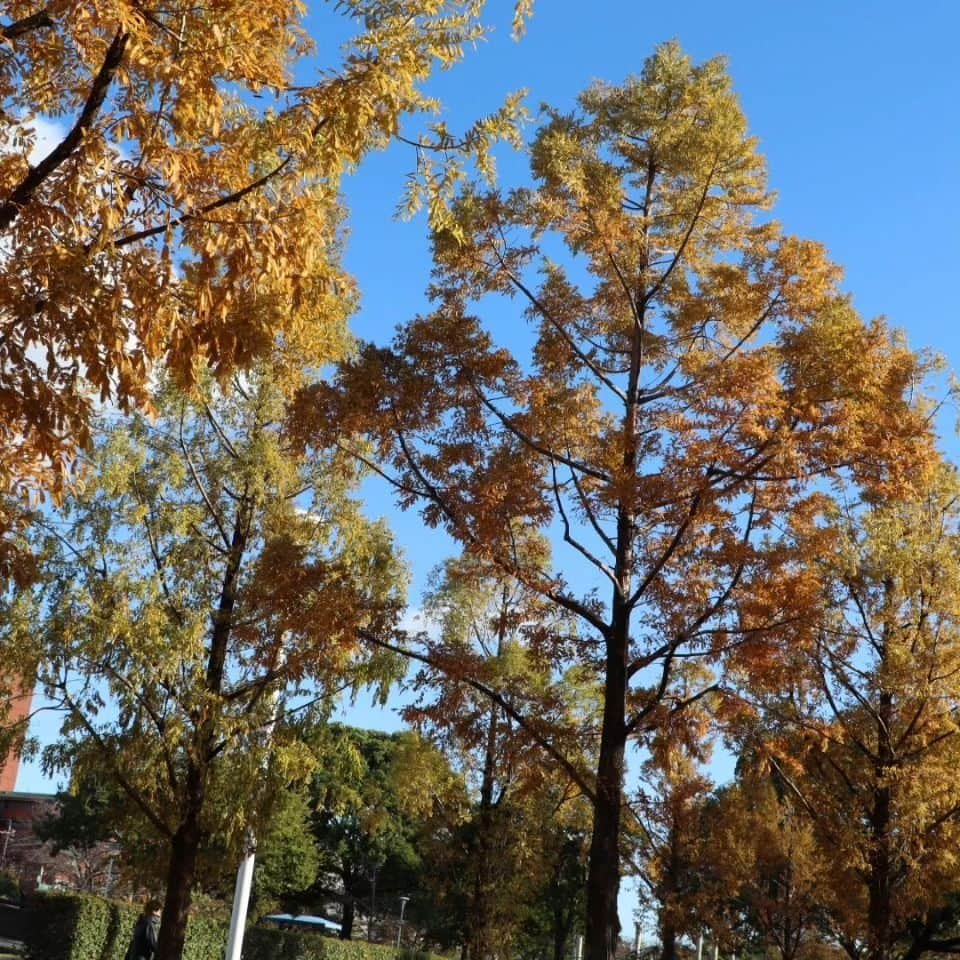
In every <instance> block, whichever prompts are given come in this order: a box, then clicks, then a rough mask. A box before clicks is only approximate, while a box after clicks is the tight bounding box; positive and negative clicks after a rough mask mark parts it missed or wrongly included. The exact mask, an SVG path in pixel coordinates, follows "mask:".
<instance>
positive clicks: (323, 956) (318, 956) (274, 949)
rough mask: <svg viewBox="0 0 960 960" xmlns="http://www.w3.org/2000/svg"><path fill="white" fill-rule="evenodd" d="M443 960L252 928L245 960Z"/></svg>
mask: <svg viewBox="0 0 960 960" xmlns="http://www.w3.org/2000/svg"><path fill="white" fill-rule="evenodd" d="M414 958H416V960H443V958H441V957H435V956H433V955H432V954H429V953H420V952H414V951H411V950H401V951H400V953H399V954H398V953H397V951H396V950H395V949H394V948H393V947H389V946H384V945H383V944H379V943H367V942H366V941H365V940H338V939H336V938H334V937H325V936H321V935H320V934H319V933H313V932H306V931H302V930H276V929H274V928H273V927H249V928H248V929H247V932H246V933H245V934H244V938H243V960H414Z"/></svg>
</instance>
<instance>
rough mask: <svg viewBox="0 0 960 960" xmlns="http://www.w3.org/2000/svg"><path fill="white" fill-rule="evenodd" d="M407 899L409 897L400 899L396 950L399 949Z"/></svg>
mask: <svg viewBox="0 0 960 960" xmlns="http://www.w3.org/2000/svg"><path fill="white" fill-rule="evenodd" d="M409 899H410V898H409V897H401V898H400V926H399V927H397V949H398V950H399V949H400V935H401V934H402V933H403V911H404V908H405V907H406V905H407V901H408V900H409Z"/></svg>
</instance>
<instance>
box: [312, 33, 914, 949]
mask: <svg viewBox="0 0 960 960" xmlns="http://www.w3.org/2000/svg"><path fill="white" fill-rule="evenodd" d="M530 163H531V176H532V182H531V184H530V185H529V186H527V187H524V188H521V189H517V190H514V191H512V192H502V191H484V190H483V189H482V188H480V187H479V186H476V187H474V188H472V189H468V190H466V191H465V192H464V193H463V194H462V196H461V197H460V198H459V200H458V202H457V203H456V205H455V211H454V212H455V216H456V224H455V225H454V226H453V227H451V228H449V229H445V230H441V231H438V232H437V233H436V235H435V236H434V255H435V274H434V282H433V285H432V287H431V293H432V295H433V298H434V303H435V309H434V311H433V312H432V313H430V314H429V315H427V316H423V317H418V318H416V319H414V320H413V321H411V322H410V323H408V324H407V325H406V326H404V327H403V328H402V329H401V331H400V332H399V334H398V336H397V338H396V340H395V342H394V343H393V345H392V346H391V347H390V348H382V347H377V346H373V345H371V346H369V347H367V348H366V349H365V350H363V351H362V353H361V354H360V356H359V357H358V358H357V360H356V361H355V362H354V363H352V364H350V365H349V366H347V367H346V368H345V369H344V370H343V371H342V373H341V375H340V380H339V389H338V390H327V389H323V388H320V389H317V390H313V391H310V392H309V393H308V394H307V395H306V396H305V398H304V402H303V403H302V404H301V409H300V417H301V422H300V426H301V429H302V430H303V432H304V435H312V432H313V431H317V432H319V433H321V434H322V433H323V432H324V429H325V424H328V423H330V422H332V421H336V422H337V423H338V426H339V427H340V429H341V431H343V432H353V433H355V434H356V435H357V436H358V437H365V438H366V442H367V443H369V444H370V446H369V447H363V446H360V445H359V444H358V445H356V446H355V448H354V449H355V451H356V452H357V454H358V455H360V456H364V457H366V458H367V459H368V460H370V461H372V462H375V463H376V465H377V467H378V469H380V471H381V473H382V474H383V475H384V476H388V477H390V478H391V479H392V481H393V482H394V483H395V485H396V487H397V489H398V491H399V495H400V500H401V503H402V504H403V505H405V506H410V507H412V506H415V505H416V506H418V507H419V508H420V509H422V511H423V517H424V519H425V521H426V522H427V523H429V524H432V525H436V526H440V527H443V528H444V529H445V530H446V531H447V532H448V533H449V534H450V535H451V536H452V537H453V538H454V539H455V540H457V541H459V542H460V543H461V544H463V546H464V548H465V549H466V550H467V551H469V552H470V553H471V554H472V555H473V556H474V557H476V558H477V559H478V560H480V561H483V562H485V563H487V564H488V565H490V567H491V568H493V569H497V570H499V571H503V572H506V573H509V575H510V576H512V577H514V578H516V579H517V580H518V581H519V582H521V583H523V584H524V585H525V586H526V587H527V588H528V589H529V590H531V591H535V592H537V593H539V594H540V595H541V596H542V597H544V598H546V599H547V600H548V601H549V602H551V603H552V604H555V605H556V606H557V607H558V608H560V609H562V610H563V611H565V612H566V613H568V614H569V615H571V616H573V617H575V618H577V619H578V621H579V623H580V625H581V627H580V629H581V641H580V645H579V647H578V649H577V650H576V651H575V652H572V653H571V656H572V657H573V658H574V659H576V660H577V661H578V662H579V663H580V664H581V665H583V666H584V668H586V669H589V670H592V671H594V675H595V678H596V681H597V682H598V683H599V684H600V687H601V689H602V691H603V695H602V704H601V706H600V708H599V709H598V710H597V714H596V718H595V719H596V723H595V726H594V729H595V731H596V739H595V740H594V741H593V744H592V747H591V750H592V751H593V752H594V755H595V756H596V758H597V760H596V766H595V773H594V776H593V777H592V778H591V782H585V783H584V787H585V788H586V789H587V790H589V791H590V792H591V793H592V795H593V799H594V803H593V808H594V816H593V834H592V841H591V850H590V867H589V875H588V883H587V906H586V917H587V927H586V941H587V956H588V958H589V960H609V958H610V957H612V956H613V953H614V951H615V949H616V945H617V941H618V931H619V921H618V918H617V892H618V888H619V880H620V872H621V851H620V838H621V832H622V815H623V782H624V766H625V750H626V745H627V743H628V742H629V741H631V740H633V739H637V738H642V737H644V736H645V735H647V734H649V733H650V732H652V731H656V730H657V729H658V728H659V727H660V726H661V725H662V723H663V720H664V716H665V714H668V713H669V712H671V711H673V710H679V709H682V708H683V706H684V703H685V701H686V700H689V699H696V698H697V697H699V696H700V694H701V691H690V692H689V695H688V696H683V695H679V694H677V693H676V692H675V689H674V684H673V680H674V674H675V670H676V667H677V665H678V664H679V663H680V662H681V661H682V659H683V658H685V657H689V656H691V655H696V654H701V655H705V656H712V657H715V658H720V657H723V656H725V655H727V654H728V653H729V656H730V657H731V658H736V659H738V660H739V661H740V662H741V663H743V664H744V665H749V666H751V668H752V669H756V670H757V671H764V670H767V669H769V668H772V667H774V666H775V665H776V663H777V661H776V656H775V654H774V653H773V648H772V646H770V645H768V644H767V643H766V635H765V628H766V627H767V626H769V625H772V624H775V623H778V622H780V621H782V620H784V619H790V618H792V617H793V616H794V615H795V614H796V611H797V609H799V608H802V607H803V606H804V605H805V604H806V603H807V602H808V600H811V596H810V591H809V590H808V589H807V587H806V574H805V573H804V571H803V568H802V566H801V565H799V564H796V563H795V562H794V560H795V559H796V557H795V553H794V551H793V550H792V548H791V545H790V544H791V541H789V539H788V538H785V537H783V536H781V535H780V532H779V531H780V529H781V527H790V526H791V525H792V526H793V527H794V528H795V529H796V530H802V531H804V533H805V534H806V535H807V538H806V540H805V542H807V543H809V541H810V539H811V538H813V537H814V536H815V534H816V532H817V530H818V523H817V518H818V516H819V515H820V512H821V509H822V507H823V505H824V503H825V502H826V500H827V498H828V493H829V490H830V485H831V483H840V482H841V481H842V479H843V477H844V476H846V477H853V478H855V480H856V481H857V482H861V483H863V484H866V485H867V486H869V487H870V488H876V489H879V488H881V487H896V485H897V484H898V482H899V480H900V479H901V478H902V477H903V476H905V475H909V474H910V473H911V472H914V473H916V472H919V470H920V467H921V466H922V464H923V463H924V461H925V459H926V456H927V450H926V447H927V444H926V441H925V439H924V433H925V430H926V429H927V428H926V424H925V422H924V420H923V415H922V412H920V411H916V410H914V409H913V408H912V407H911V405H910V403H909V402H908V399H907V398H908V395H909V390H910V389H911V388H913V387H915V386H916V384H917V380H918V378H919V377H920V376H921V375H922V372H923V371H922V363H921V362H920V361H919V360H918V359H917V357H916V356H914V354H912V353H911V352H910V351H909V350H908V349H907V348H906V347H905V346H904V344H903V343H902V342H900V341H899V340H898V339H897V338H896V337H894V336H892V335H891V333H890V332H889V331H888V330H887V328H886V327H885V326H884V324H883V323H882V322H880V321H877V322H873V323H869V324H867V323H864V322H863V321H862V320H861V319H860V318H859V316H858V315H857V314H856V312H855V311H854V309H853V307H852V305H851V303H850V301H849V299H848V298H847V297H845V296H844V295H842V294H841V292H840V291H839V288H838V286H837V284H838V279H839V271H838V269H837V268H836V267H835V266H834V265H833V264H831V263H830V262H829V261H828V260H827V258H826V256H825V253H824V251H823V249H822V248H821V247H820V246H819V245H817V244H816V243H812V242H809V241H805V240H800V239H796V238H793V237H789V236H784V235H783V233H782V232H781V230H780V229H779V228H778V226H777V225H776V224H775V223H773V222H771V221H770V220H769V218H768V217H767V213H766V211H767V210H768V208H769V206H770V196H769V194H768V192H767V188H766V173H765V165H764V162H763V160H762V158H761V157H760V155H759V153H758V152H757V146H756V142H755V140H754V139H753V138H752V137H750V136H749V134H748V132H747V125H746V121H745V119H744V116H743V114H742V111H741V109H740V106H739V103H738V101H737V99H736V97H735V95H734V93H733V91H732V89H731V82H730V78H729V77H728V75H727V73H726V70H725V67H724V64H723V62H722V61H721V60H711V61H709V62H707V63H704V64H703V65H699V66H697V65H694V64H693V63H692V62H691V61H690V59H689V58H688V57H686V56H685V55H684V54H683V53H682V52H681V51H680V50H679V49H678V48H677V46H676V45H675V44H668V45H666V46H663V47H660V48H659V49H658V50H657V52H656V53H655V54H654V55H653V56H652V57H651V58H650V59H649V60H648V61H647V63H646V65H645V67H644V69H643V73H642V74H641V76H639V77H633V78H630V79H628V80H627V81H626V82H625V83H623V84H622V85H620V86H613V85H609V84H605V83H598V84H595V85H594V86H593V87H591V88H590V89H589V90H587V91H586V92H585V93H584V94H582V95H581V97H580V98H579V100H578V104H577V107H576V108H575V109H574V110H572V111H570V112H567V113H564V112H561V111H557V110H547V111H546V121H545V123H544V124H543V126H542V127H541V128H540V129H539V131H538V132H537V133H536V135H535V137H534V139H533V143H532V146H531V149H530ZM917 437H919V438H920V440H919V441H918V442H917V443H916V444H915V446H914V445H913V444H914V440H915V438H917ZM817 478H819V482H816V481H817ZM525 527H533V528H537V529H541V530H543V531H544V532H547V531H550V532H553V533H555V534H556V538H557V540H558V542H559V543H560V544H561V547H560V549H559V550H558V552H557V554H556V559H555V560H554V563H553V565H552V568H551V569H550V570H549V571H547V572H545V571H543V570H542V569H540V568H539V567H536V566H535V565H530V564H528V563H527V562H526V561H525V558H524V555H523V552H522V551H521V550H519V549H518V546H517V539H516V534H517V531H518V530H521V529H524V528H525ZM801 539H803V538H801ZM520 713H521V711H518V714H520ZM515 719H516V718H515ZM528 719H530V720H531V723H533V720H534V718H528ZM541 733H542V735H541V740H542V741H543V743H544V744H546V745H547V746H549V744H550V737H549V735H546V734H545V733H543V731H541ZM554 755H555V756H556V753H555V754H554Z"/></svg>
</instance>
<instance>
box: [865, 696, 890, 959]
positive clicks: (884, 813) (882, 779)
mask: <svg viewBox="0 0 960 960" xmlns="http://www.w3.org/2000/svg"><path fill="white" fill-rule="evenodd" d="M880 699H881V708H880V713H881V717H880V718H879V719H878V724H877V726H878V728H884V727H885V725H886V719H887V718H886V717H885V716H884V714H889V713H890V710H889V706H888V705H887V704H885V701H886V700H888V699H889V694H886V693H885V694H882V695H881V698H880ZM885 706H887V709H884V707H885ZM877 754H878V756H877V763H876V774H875V777H876V785H875V786H874V790H873V808H872V810H871V811H870V834H871V849H870V857H869V864H870V882H869V884H868V886H867V895H868V906H867V922H868V936H867V941H868V950H869V956H870V960H889V957H890V948H891V945H892V944H891V930H890V907H891V903H890V901H891V897H892V893H893V891H892V879H893V862H892V859H893V858H892V852H891V849H890V845H891V841H892V838H891V836H890V830H891V814H892V811H891V806H892V797H891V788H890V786H889V785H888V784H887V783H886V777H887V772H888V769H889V764H890V762H891V756H892V751H891V749H890V743H889V735H888V733H887V729H881V730H880V744H879V749H878V751H877Z"/></svg>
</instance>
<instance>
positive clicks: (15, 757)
mask: <svg viewBox="0 0 960 960" xmlns="http://www.w3.org/2000/svg"><path fill="white" fill-rule="evenodd" d="M32 702H33V692H32V691H28V692H26V693H23V692H19V691H18V692H17V693H15V694H14V695H13V696H12V697H11V698H10V709H9V712H8V713H7V715H6V716H5V717H4V725H12V724H15V723H18V722H19V721H21V720H23V719H24V718H25V717H26V716H27V715H28V714H29V713H30V705H31V703H32ZM19 772H20V755H19V753H17V751H16V750H13V751H11V752H10V753H8V754H7V756H6V757H5V758H4V759H3V760H0V793H10V792H11V791H13V790H15V789H16V786H17V774H18V773H19Z"/></svg>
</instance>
